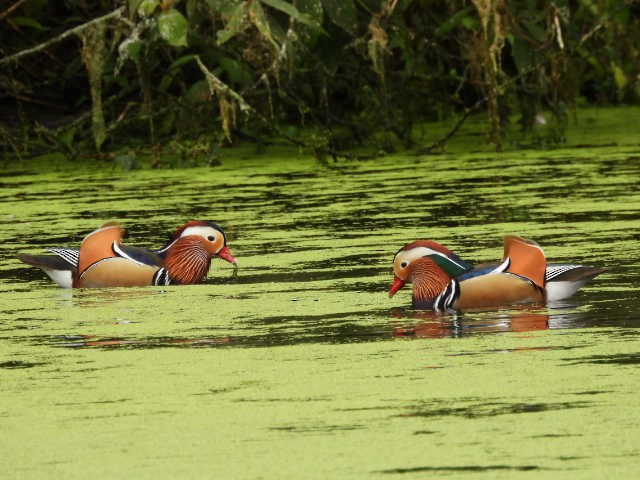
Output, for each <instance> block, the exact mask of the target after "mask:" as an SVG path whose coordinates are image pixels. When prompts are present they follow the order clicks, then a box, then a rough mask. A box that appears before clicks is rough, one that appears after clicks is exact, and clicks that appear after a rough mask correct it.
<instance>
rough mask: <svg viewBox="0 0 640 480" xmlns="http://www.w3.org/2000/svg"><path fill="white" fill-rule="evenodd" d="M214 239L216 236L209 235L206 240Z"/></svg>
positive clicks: (211, 240)
mask: <svg viewBox="0 0 640 480" xmlns="http://www.w3.org/2000/svg"><path fill="white" fill-rule="evenodd" d="M215 239H216V237H214V236H213V235H209V236H208V237H207V240H209V241H210V242H213V241H214V240H215Z"/></svg>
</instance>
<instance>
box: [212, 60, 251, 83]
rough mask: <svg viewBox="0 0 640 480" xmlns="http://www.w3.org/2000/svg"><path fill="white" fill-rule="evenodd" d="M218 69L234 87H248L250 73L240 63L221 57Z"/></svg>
mask: <svg viewBox="0 0 640 480" xmlns="http://www.w3.org/2000/svg"><path fill="white" fill-rule="evenodd" d="M220 67H221V68H222V71H224V72H225V73H226V74H227V75H228V76H229V80H231V82H233V83H234V84H236V85H242V86H247V85H250V84H251V82H252V80H253V77H252V76H251V71H250V70H248V69H247V68H246V67H245V66H244V65H243V64H242V63H240V62H238V61H237V60H234V59H233V58H229V57H223V58H221V59H220Z"/></svg>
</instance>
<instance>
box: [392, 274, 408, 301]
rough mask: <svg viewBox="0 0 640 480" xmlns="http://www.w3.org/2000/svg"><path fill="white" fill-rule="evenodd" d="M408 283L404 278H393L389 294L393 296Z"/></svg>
mask: <svg viewBox="0 0 640 480" xmlns="http://www.w3.org/2000/svg"><path fill="white" fill-rule="evenodd" d="M406 283H407V282H405V281H404V280H401V279H399V278H398V277H395V278H394V279H393V283H392V284H391V288H390V289H389V296H390V297H393V296H394V295H395V294H396V292H397V291H398V290H400V289H401V288H402V287H404V285H405V284H406Z"/></svg>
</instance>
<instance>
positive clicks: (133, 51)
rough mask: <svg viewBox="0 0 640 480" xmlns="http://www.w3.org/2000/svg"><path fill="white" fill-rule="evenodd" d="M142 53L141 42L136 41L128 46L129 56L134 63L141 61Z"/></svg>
mask: <svg viewBox="0 0 640 480" xmlns="http://www.w3.org/2000/svg"><path fill="white" fill-rule="evenodd" d="M141 52H142V42H141V41H140V40H134V41H133V42H130V43H129V44H128V45H127V55H128V56H129V58H131V59H132V60H133V61H134V62H139V61H140V53H141Z"/></svg>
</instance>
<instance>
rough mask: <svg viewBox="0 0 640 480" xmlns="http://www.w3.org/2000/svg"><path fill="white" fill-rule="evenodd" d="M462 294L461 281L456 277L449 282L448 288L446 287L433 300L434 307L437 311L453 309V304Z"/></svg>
mask: <svg viewBox="0 0 640 480" xmlns="http://www.w3.org/2000/svg"><path fill="white" fill-rule="evenodd" d="M459 296H460V283H458V281H457V280H456V279H455V278H454V279H453V280H451V281H450V282H449V285H447V288H445V289H444V290H443V291H442V292H440V295H438V296H437V297H436V298H435V300H434V301H433V309H434V310H435V311H436V312H446V311H447V310H449V309H453V304H454V303H455V301H456V300H457V299H458V297H459Z"/></svg>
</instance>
